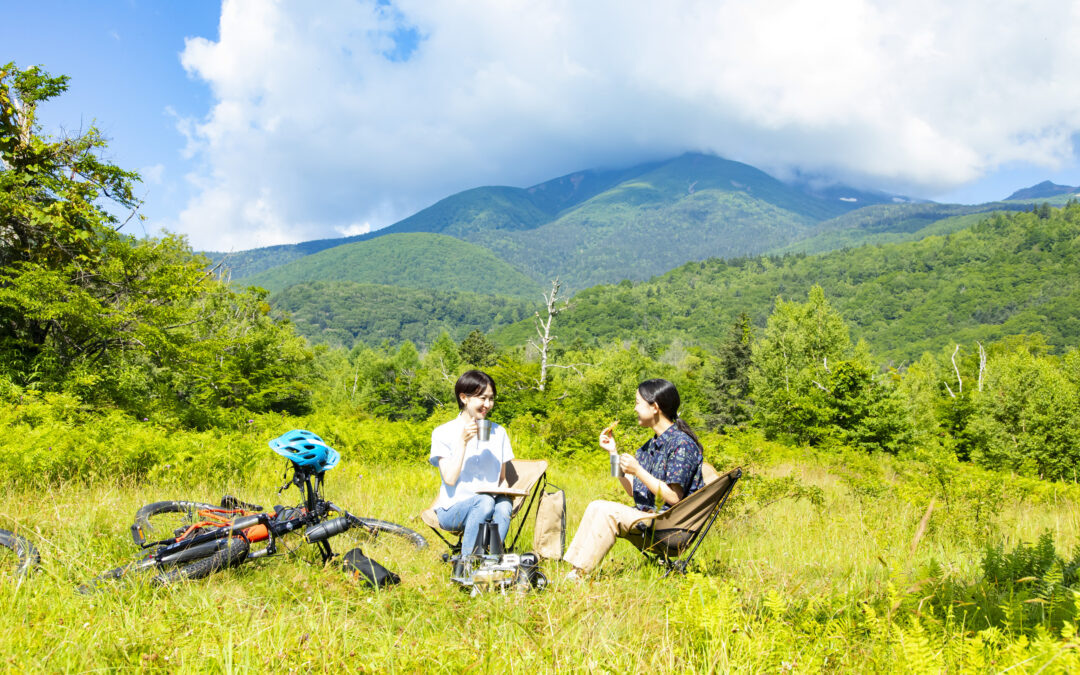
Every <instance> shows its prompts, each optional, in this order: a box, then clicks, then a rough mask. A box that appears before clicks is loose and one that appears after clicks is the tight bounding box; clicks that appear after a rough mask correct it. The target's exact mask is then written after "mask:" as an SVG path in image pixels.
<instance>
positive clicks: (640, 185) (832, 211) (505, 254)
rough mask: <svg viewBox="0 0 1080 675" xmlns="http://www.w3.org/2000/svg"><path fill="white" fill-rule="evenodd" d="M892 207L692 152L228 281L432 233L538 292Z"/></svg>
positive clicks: (256, 258) (474, 205)
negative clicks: (489, 258) (489, 255)
mask: <svg viewBox="0 0 1080 675" xmlns="http://www.w3.org/2000/svg"><path fill="white" fill-rule="evenodd" d="M895 199H896V198H894V197H893V196H891V195H884V194H878V193H869V192H861V191H858V190H854V189H851V188H845V187H841V186H836V187H833V188H827V189H812V188H811V187H809V186H806V185H787V184H785V183H782V182H780V181H777V180H776V179H774V178H772V177H771V176H769V175H768V174H766V173H764V172H762V171H759V170H758V169H755V168H754V167H751V166H748V165H746V164H741V163H739V162H732V161H729V160H725V159H721V158H719V157H714V156H708V155H700V154H687V155H683V156H682V157H678V158H675V159H672V160H668V161H663V162H652V163H648V164H642V165H638V166H635V167H631V168H628V169H623V170H615V171H580V172H577V173H573V174H569V175H566V176H562V177H560V178H556V179H554V180H550V181H547V182H545V183H541V184H539V185H534V186H532V187H530V188H512V187H482V188H475V189H472V190H466V191H464V192H461V193H458V194H455V195H452V196H450V197H447V198H446V199H443V200H440V201H439V202H437V203H436V204H433V205H432V206H430V207H428V208H426V209H424V210H422V211H420V212H418V213H416V214H414V215H412V216H410V217H408V218H406V219H404V220H402V221H399V222H397V223H395V224H393V225H391V226H390V227H387V228H385V229H382V230H378V231H376V232H372V233H369V234H365V235H360V236H357V237H349V238H346V239H337V240H334V239H327V240H323V241H319V242H307V243H305V244H297V245H295V246H280V247H270V248H266V249H257V250H254V251H245V252H240V253H237V254H233V255H231V256H230V257H229V259H228V261H227V263H226V264H227V265H228V266H229V267H230V268H231V270H232V274H233V277H234V278H246V277H249V276H252V275H253V274H256V273H260V272H264V271H266V270H268V269H270V268H272V267H273V266H274V261H275V259H277V260H279V261H280V262H281V264H284V263H287V262H290V261H293V260H296V259H297V258H298V257H299V256H301V255H304V254H305V253H314V252H316V251H322V250H326V249H329V248H332V247H334V246H337V245H345V244H351V243H356V242H359V241H374V240H377V239H380V238H382V237H386V236H392V235H396V234H404V233H419V232H427V233H438V234H445V235H450V236H454V237H457V238H460V239H464V240H467V241H471V242H472V243H475V244H478V245H480V246H483V247H486V248H489V249H490V250H491V251H493V252H494V253H495V254H496V255H497V256H499V257H501V258H503V259H505V260H506V261H508V262H510V263H511V264H513V265H514V266H516V267H518V268H519V269H520V270H521V271H523V272H525V273H526V274H527V275H529V276H530V277H531V278H532V279H533V280H534V281H536V282H538V283H544V282H546V281H547V280H548V279H551V278H553V277H554V276H561V277H562V278H563V279H564V280H566V281H567V283H568V284H569V285H570V286H572V287H575V288H581V287H583V286H586V285H589V284H592V283H597V282H603V281H616V280H618V279H622V278H633V279H642V278H648V277H649V276H651V275H653V274H658V273H660V272H663V271H666V270H668V269H670V268H671V267H673V266H675V265H678V264H681V263H683V262H685V261H687V260H692V259H701V258H704V257H708V256H730V255H743V254H749V253H758V252H762V251H765V250H768V249H770V248H775V247H777V246H784V245H787V244H788V243H790V242H792V241H794V240H797V239H799V238H802V237H805V236H807V234H808V230H807V228H808V226H810V225H812V224H813V223H816V222H819V221H821V220H826V219H830V218H833V217H835V216H838V215H840V214H843V213H846V212H848V211H851V210H853V209H856V208H860V207H861V206H865V205H868V204H872V203H891V202H893V201H894V200H895ZM658 241H663V242H665V244H666V245H664V246H657V245H656V242H658ZM211 255H212V257H220V254H211ZM414 285H415V284H414Z"/></svg>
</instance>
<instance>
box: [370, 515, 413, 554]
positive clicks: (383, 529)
mask: <svg viewBox="0 0 1080 675" xmlns="http://www.w3.org/2000/svg"><path fill="white" fill-rule="evenodd" d="M356 519H357V520H359V521H360V522H362V523H363V524H364V527H363V528H361V529H362V530H365V529H366V530H367V531H368V536H369V537H370V538H371V539H376V538H378V537H380V536H383V535H390V536H393V537H400V538H401V539H403V540H405V541H406V542H408V543H410V544H412V545H413V546H415V547H416V548H418V549H420V548H426V547H427V539H424V537H423V536H422V535H421V534H420V533H419V532H417V531H416V530H410V529H409V528H407V527H405V526H404V525H398V524H397V523H391V522H389V521H386V520H378V519H376V518H361V517H359V516H356Z"/></svg>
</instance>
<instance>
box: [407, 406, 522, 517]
mask: <svg viewBox="0 0 1080 675" xmlns="http://www.w3.org/2000/svg"><path fill="white" fill-rule="evenodd" d="M464 428H465V418H464V417H462V416H461V415H458V416H457V417H455V418H454V419H452V420H450V421H449V422H447V423H446V424H442V425H440V426H438V427H436V428H435V430H434V431H432V432H431V455H430V456H429V457H428V461H429V462H431V464H432V465H434V466H435V468H439V460H440V459H442V458H443V457H451V456H453V454H454V452H455V450H454V449H455V448H457V447H458V446H459V444H460V443H461V432H462V430H463V429H464ZM513 458H514V451H513V450H512V449H511V448H510V437H509V436H507V435H506V430H505V429H503V428H502V426H500V425H498V424H495V423H494V422H492V423H491V435H490V436H489V437H488V440H486V441H481V440H480V439H479V438H478V437H475V436H474V437H473V438H472V440H470V441H469V443H468V445H466V446H465V461H464V463H463V464H462V465H461V475H460V476H458V481H457V485H447V484H446V481H443V483H442V486H441V487H440V488H439V499H438V500H437V501H436V502H435V508H437V509H445V508H449V507H451V506H453V505H454V504H456V503H458V502H460V501H463V500H465V499H468V498H470V497H473V496H475V495H476V491H477V490H481V489H483V488H490V487H495V486H496V485H498V484H499V475H500V474H501V473H502V465H503V464H504V463H506V462H509V461H510V460H512V459H513ZM439 476H440V478H441V477H442V473H441V472H440V474H439Z"/></svg>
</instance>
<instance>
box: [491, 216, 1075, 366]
mask: <svg viewBox="0 0 1080 675" xmlns="http://www.w3.org/2000/svg"><path fill="white" fill-rule="evenodd" d="M1077 269H1080V205H1077V204H1071V205H1069V206H1067V207H1066V208H1065V209H1060V210H1058V209H1049V210H1045V211H1040V212H1039V213H1035V212H1022V213H1013V214H1001V213H997V214H994V215H991V216H988V217H986V218H985V219H984V220H983V221H982V222H981V223H979V224H977V225H975V226H974V227H972V228H970V229H967V230H962V231H959V232H955V233H952V234H946V235H941V236H930V237H927V238H925V239H922V240H919V241H913V242H904V243H897V244H886V245H875V246H865V247H860V248H854V249H845V250H841V251H834V252H831V253H826V254H821V255H815V256H806V255H789V256H785V257H779V258H777V257H761V258H743V259H738V260H728V261H723V260H715V259H714V260H708V261H705V262H699V263H689V264H686V265H684V266H682V267H680V268H678V269H675V270H672V271H671V272H669V273H668V274H665V275H663V276H662V277H658V278H655V279H652V280H650V281H648V282H642V283H638V284H631V283H630V282H622V283H619V284H617V285H614V286H597V287H594V288H589V289H587V290H584V291H582V292H580V293H578V294H577V295H576V296H574V298H573V306H572V308H571V309H569V310H567V311H565V312H563V313H562V314H560V315H559V317H558V319H557V323H558V328H557V331H556V332H557V334H558V336H559V340H560V342H561V343H562V344H564V345H566V344H571V343H573V342H574V341H575V340H584V341H585V342H587V343H592V342H594V341H598V342H605V341H611V340H624V339H633V338H642V339H644V340H646V342H649V343H652V344H663V343H667V342H669V341H671V340H673V339H680V340H682V341H683V342H685V343H691V344H705V345H710V344H713V345H714V344H717V343H718V342H719V341H721V340H722V339H724V338H725V337H726V336H727V335H728V333H729V332H730V330H731V325H732V324H733V322H734V321H735V318H736V317H737V316H738V315H739V313H741V312H746V313H747V314H748V315H750V317H751V318H752V320H753V322H754V324H756V325H758V326H760V325H763V324H764V322H765V319H766V317H767V316H768V315H769V313H770V312H771V311H772V308H773V304H774V301H775V299H776V297H777V296H782V297H784V298H786V299H794V300H801V299H802V298H804V297H805V295H806V292H807V290H808V289H809V288H810V287H811V286H812V285H814V284H818V285H820V286H822V287H823V288H824V290H825V293H826V295H827V297H828V298H829V301H830V302H831V303H832V304H833V305H834V306H835V307H836V308H837V309H838V310H839V311H840V313H841V314H842V315H843V317H844V318H845V319H846V320H847V321H848V322H850V324H851V326H852V330H853V333H854V336H855V337H857V338H865V339H866V340H867V341H868V342H869V345H870V347H871V349H872V350H873V351H874V352H875V354H877V355H879V356H881V357H885V358H889V359H892V360H894V361H896V362H903V361H910V360H912V359H914V358H917V357H918V356H919V355H920V354H921V353H922V352H924V351H938V350H940V349H941V348H943V347H945V346H947V345H948V344H951V343H953V342H954V341H956V342H963V343H966V344H971V343H973V342H974V341H976V340H982V341H990V340H994V339H1000V338H1002V337H1005V336H1010V335H1016V334H1021V333H1035V332H1039V333H1042V334H1043V335H1044V336H1045V337H1046V339H1047V341H1048V342H1049V344H1050V345H1052V346H1053V347H1056V348H1058V349H1061V348H1063V347H1065V346H1067V345H1076V344H1077V343H1078V342H1080V277H1078V276H1077V274H1076V270H1077ZM531 331H532V327H531V325H530V324H528V323H527V322H526V323H521V324H517V325H514V326H511V327H507V328H505V329H502V330H500V331H498V332H496V333H495V335H494V337H495V339H496V340H497V341H499V342H500V343H503V344H519V343H521V342H522V341H523V340H524V339H525V338H526V337H527V336H528V335H529V334H530V333H531Z"/></svg>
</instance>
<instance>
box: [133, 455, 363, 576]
mask: <svg viewBox="0 0 1080 675" xmlns="http://www.w3.org/2000/svg"><path fill="white" fill-rule="evenodd" d="M293 471H294V474H293V478H292V480H290V481H289V482H288V483H286V484H285V485H283V486H282V487H281V489H282V490H283V489H285V488H286V487H288V486H289V485H296V486H297V487H298V488H300V490H301V492H302V493H303V497H304V506H303V508H302V509H301V511H300V514H299V515H298V516H296V517H295V518H289V519H287V520H280V519H278V518H277V517H276V516H277V515H278V514H277V513H276V512H272V513H264V512H260V511H256V510H254V509H244V508H225V507H222V508H214V509H201V510H199V515H200V516H202V517H203V518H205V520H204V521H202V522H198V523H194V524H192V525H190V526H189V527H188V528H187V529H186V530H185V531H184V532H183V533H181V534H180V535H179V536H176V537H171V538H168V539H162V540H160V541H153V542H146V543H144V544H141V546H142V548H143V549H154V551H153V552H152V553H151V554H150V557H151V558H152V559H153V560H154V561H155V562H159V563H180V562H185V561H187V560H194V559H196V558H201V557H204V556H206V555H208V554H210V553H212V552H213V551H214V550H217V548H220V547H222V546H223V545H225V542H226V540H227V539H228V538H230V537H234V536H239V537H243V538H244V539H245V540H246V541H247V542H249V543H250V542H253V541H267V544H266V546H265V547H264V548H262V549H260V550H257V551H252V552H250V553H248V555H247V557H248V558H249V559H251V558H261V557H265V556H268V555H274V554H276V553H277V539H278V538H279V537H280V536H282V535H284V534H288V533H290V532H295V531H296V530H299V529H300V528H304V538H305V539H306V540H307V542H308V543H310V544H314V545H315V546H316V547H317V548H318V549H319V553H320V554H321V555H322V559H323V562H324V563H326V562H328V561H329V560H330V559H331V558H333V557H334V555H335V554H334V551H333V549H332V548H331V547H330V542H329V539H330V538H331V537H333V536H334V535H337V534H340V533H342V532H344V531H346V530H348V529H349V528H351V527H355V526H362V525H363V523H362V522H361V521H360V519H358V518H356V517H355V516H353V515H352V514H351V513H349V512H347V511H345V510H343V509H339V508H338V507H337V506H335V505H334V504H333V503H332V502H328V501H326V500H324V499H323V498H322V494H321V488H322V482H323V481H322V477H323V474H321V473H319V474H312V473H308V472H306V471H302V470H300V469H296V468H294V470H293ZM280 491H281V490H279V492H280ZM258 508H259V509H261V507H258ZM331 512H335V513H339V514H341V517H340V518H336V519H334V521H332V522H324V521H325V519H326V516H327V515H328V514H329V513H331ZM230 516H231V517H230ZM132 527H133V529H134V528H135V527H136V526H134V525H133V526H132ZM204 527H213V528H214V529H213V530H211V531H209V532H202V533H198V534H194V535H193V536H191V535H192V533H194V532H197V531H198V530H200V529H202V528H204ZM136 541H138V534H136Z"/></svg>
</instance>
